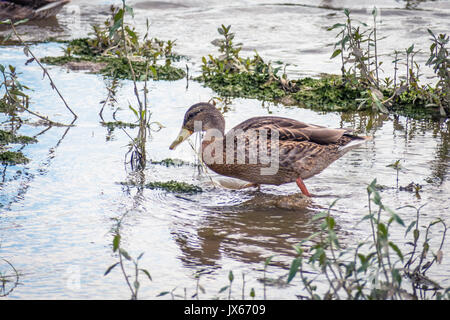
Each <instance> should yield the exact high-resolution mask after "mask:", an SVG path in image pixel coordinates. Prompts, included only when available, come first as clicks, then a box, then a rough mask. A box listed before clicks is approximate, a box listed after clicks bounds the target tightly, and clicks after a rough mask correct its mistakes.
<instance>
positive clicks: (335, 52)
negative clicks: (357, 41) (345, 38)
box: [330, 49, 342, 59]
mask: <svg viewBox="0 0 450 320" xmlns="http://www.w3.org/2000/svg"><path fill="white" fill-rule="evenodd" d="M341 52H342V50H341V49H337V50H334V52H333V54H332V55H331V57H330V59H333V58H335V57H336V56H338V55H340V54H341Z"/></svg>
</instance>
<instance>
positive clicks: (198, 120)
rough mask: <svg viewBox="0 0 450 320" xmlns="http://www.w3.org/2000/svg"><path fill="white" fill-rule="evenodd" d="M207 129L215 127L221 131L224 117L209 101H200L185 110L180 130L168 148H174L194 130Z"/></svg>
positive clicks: (223, 128)
mask: <svg viewBox="0 0 450 320" xmlns="http://www.w3.org/2000/svg"><path fill="white" fill-rule="evenodd" d="M209 129H216V130H219V131H221V132H222V133H223V132H224V130H225V119H224V118H223V116H222V114H221V113H220V111H219V110H218V109H216V107H215V106H214V105H212V104H210V103H206V102H200V103H197V104H194V105H193V106H192V107H190V108H189V109H188V110H187V111H186V114H185V115H184V120H183V125H182V126H181V131H180V133H179V134H178V137H177V138H176V139H175V141H174V142H172V144H171V145H170V150H174V149H175V148H176V147H177V146H178V145H179V144H180V143H182V142H183V141H184V140H186V139H187V138H189V137H190V136H191V135H192V134H193V133H194V132H200V131H208V130H209Z"/></svg>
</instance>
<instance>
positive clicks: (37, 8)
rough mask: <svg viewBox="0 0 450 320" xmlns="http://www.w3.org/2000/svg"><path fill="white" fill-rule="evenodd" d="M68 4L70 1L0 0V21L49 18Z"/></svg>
mask: <svg viewBox="0 0 450 320" xmlns="http://www.w3.org/2000/svg"><path fill="white" fill-rule="evenodd" d="M69 2H70V0H0V20H6V19H11V20H13V21H17V20H22V19H30V20H31V19H45V18H49V17H52V16H55V15H56V14H57V13H58V12H59V11H60V10H61V8H62V7H63V6H64V5H66V4H67V3H69Z"/></svg>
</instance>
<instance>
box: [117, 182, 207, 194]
mask: <svg viewBox="0 0 450 320" xmlns="http://www.w3.org/2000/svg"><path fill="white" fill-rule="evenodd" d="M120 184H121V185H124V186H140V185H139V184H137V183H135V182H133V181H129V182H121V183H120ZM142 186H143V187H144V188H147V189H152V190H153V189H161V190H164V191H167V192H173V193H190V194H194V193H200V192H203V189H202V188H200V187H199V186H196V185H193V184H190V183H186V182H180V181H175V180H170V181H154V182H149V183H146V184H143V185H142Z"/></svg>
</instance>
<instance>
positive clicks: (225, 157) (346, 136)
mask: <svg viewBox="0 0 450 320" xmlns="http://www.w3.org/2000/svg"><path fill="white" fill-rule="evenodd" d="M194 132H204V136H203V139H202V143H201V152H200V156H201V159H202V161H203V162H204V163H205V164H206V166H207V167H208V168H210V169H211V170H212V171H214V172H216V173H218V174H219V175H223V176H227V177H232V178H237V179H240V180H244V181H246V182H248V183H247V184H246V185H245V187H258V188H260V186H261V185H264V184H266V185H281V184H285V183H291V182H294V181H295V182H296V184H297V186H298V187H299V189H300V191H301V192H302V193H303V194H304V195H305V196H306V197H312V195H311V193H310V192H309V191H308V189H307V188H306V185H305V183H304V180H306V179H308V178H310V177H312V176H315V175H316V174H319V173H320V172H322V171H323V170H324V169H326V168H327V167H328V166H329V165H330V164H332V163H333V162H334V161H336V160H337V159H339V158H340V157H342V156H343V155H344V154H346V153H347V152H348V151H350V150H352V149H353V148H356V147H357V146H359V145H361V144H362V143H363V142H365V141H368V140H371V139H372V138H371V137H368V136H358V135H355V134H354V133H353V130H352V129H346V128H328V127H324V126H319V125H315V124H308V123H305V122H302V121H298V120H294V119H290V118H284V117H278V116H259V117H253V118H250V119H248V120H245V121H244V122H242V123H240V124H238V125H237V126H235V127H234V128H232V129H231V130H229V131H228V132H227V133H226V134H225V119H224V117H223V115H222V113H221V112H220V111H219V110H218V109H217V108H216V107H215V105H214V104H212V103H209V102H200V103H196V104H194V105H192V106H191V107H190V108H188V110H187V111H186V113H185V115H184V119H183V123H182V126H181V130H180V133H179V134H178V136H177V138H176V139H175V140H174V141H173V143H172V144H171V145H170V147H169V149H170V150H175V148H176V147H177V146H178V145H179V144H181V143H182V142H183V141H185V140H186V139H188V138H189V137H190V136H191V135H192V134H193V133H194Z"/></svg>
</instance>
